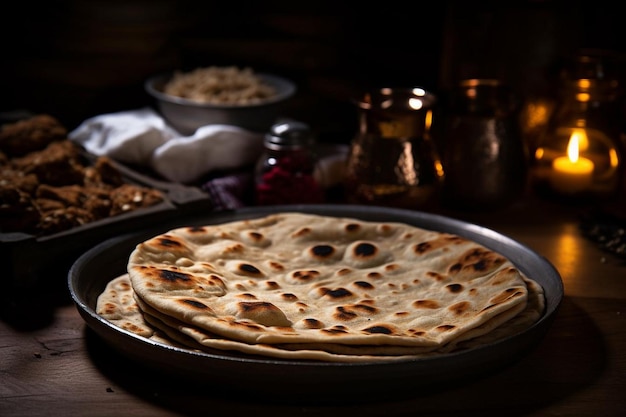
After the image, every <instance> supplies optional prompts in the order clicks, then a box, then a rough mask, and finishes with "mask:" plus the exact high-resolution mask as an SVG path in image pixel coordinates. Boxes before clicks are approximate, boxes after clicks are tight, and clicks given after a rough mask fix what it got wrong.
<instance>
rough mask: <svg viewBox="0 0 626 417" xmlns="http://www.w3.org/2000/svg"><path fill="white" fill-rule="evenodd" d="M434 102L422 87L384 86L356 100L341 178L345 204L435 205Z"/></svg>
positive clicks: (437, 174) (437, 182) (437, 183)
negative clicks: (352, 132) (355, 115)
mask: <svg viewBox="0 0 626 417" xmlns="http://www.w3.org/2000/svg"><path fill="white" fill-rule="evenodd" d="M435 101H436V98H435V96H434V95H433V94H431V93H429V92H427V91H425V90H424V89H421V88H383V89H380V90H376V91H372V92H369V93H367V94H365V95H364V97H363V98H362V99H361V100H359V101H357V102H356V104H357V107H358V111H359V113H358V117H359V127H358V132H357V133H356V135H355V137H354V138H353V139H352V142H351V146H350V152H349V155H348V162H347V165H346V172H345V180H344V181H345V191H346V193H345V194H346V200H347V202H348V203H353V204H374V205H381V206H392V207H399V208H409V209H425V210H426V209H431V208H434V207H435V206H436V203H438V199H439V190H440V186H441V183H442V179H443V171H442V169H441V162H440V160H439V154H438V152H437V150H436V147H435V145H434V142H433V138H432V137H431V125H432V121H433V106H434V104H435Z"/></svg>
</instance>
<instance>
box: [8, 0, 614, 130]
mask: <svg viewBox="0 0 626 417" xmlns="http://www.w3.org/2000/svg"><path fill="white" fill-rule="evenodd" d="M613 3H615V2H613ZM5 7H6V6H5ZM12 9H13V11H12V12H11V13H8V12H6V11H5V12H3V19H2V25H1V27H0V31H1V34H2V39H3V52H2V64H1V65H0V71H1V74H0V75H1V76H0V94H1V100H2V101H1V102H0V111H1V112H3V116H4V117H5V118H6V117H10V116H11V115H13V114H14V113H15V112H16V111H21V110H26V111H30V112H34V113H49V114H52V115H54V116H56V117H58V118H59V119H60V120H61V121H62V122H63V123H64V124H66V126H68V127H69V128H70V129H72V128H73V127H75V126H77V125H78V124H79V123H80V122H81V121H83V120H84V119H86V118H88V117H91V116H94V115H97V114H102V113H108V112H114V111H122V110H129V109H134V108H138V107H141V106H145V105H150V104H152V103H151V102H150V100H149V98H148V96H147V94H146V93H145V92H144V90H143V81H144V80H145V79H146V78H147V77H149V76H151V75H153V74H155V73H159V72H162V71H167V70H171V69H192V68H194V67H198V66H209V65H237V66H250V67H252V68H253V69H254V70H256V71H260V72H273V73H276V74H280V75H283V76H286V77H289V78H291V79H293V80H294V81H296V83H297V84H298V88H299V90H298V94H297V96H296V97H295V98H294V100H293V103H292V105H291V107H289V109H288V110H287V111H288V112H289V114H286V116H290V117H295V118H298V119H300V120H302V121H305V122H307V123H309V124H311V126H312V127H314V128H315V129H316V130H317V131H318V132H320V134H321V136H322V137H325V138H329V139H330V140H334V141H341V142H344V141H348V140H349V139H350V138H351V135H352V130H353V129H354V122H355V109H354V108H353V105H352V104H351V100H352V99H353V98H355V97H356V96H358V94H359V93H360V92H361V91H363V90H364V89H367V88H372V87H379V86H398V85H399V86H401V85H404V86H407V85H411V86H415V85H419V86H422V87H426V88H428V89H430V90H432V91H433V92H435V93H436V94H438V95H439V96H441V97H445V96H446V94H447V92H448V91H449V89H450V87H451V86H452V85H454V83H455V82H456V81H457V80H459V79H461V78H467V77H498V78H501V79H503V80H505V81H506V82H508V83H509V84H510V85H511V86H513V88H514V89H515V91H516V92H517V93H518V94H519V95H520V96H521V97H523V98H532V97H537V96H542V95H550V94H553V90H554V86H555V84H554V80H555V77H557V75H558V72H559V69H560V68H561V67H562V66H563V65H564V63H565V62H567V61H568V60H569V59H571V57H572V56H574V55H575V54H576V53H577V52H578V51H579V50H581V49H584V48H592V49H601V50H608V51H610V53H612V54H616V55H617V56H619V57H621V54H623V53H624V52H626V51H625V48H626V29H625V27H626V22H625V21H624V17H623V16H622V15H621V13H620V12H619V11H618V9H619V8H618V4H614V5H611V4H610V3H609V2H605V1H549V0H544V1H540V0H536V1H530V0H529V1H493V2H491V1H479V2H473V1H430V2H424V1H415V2H396V1H381V2H375V3H373V4H370V2H367V3H366V2H356V3H352V2H340V1H290V2H287V1H264V2H261V1H255V2H241V1H228V0H221V1H191V0H178V1H175V0H152V1H149V0H128V1H103V0H97V1H79V0H75V1H70V0H66V1H49V2H31V1H22V2H17V3H14V4H13V7H12Z"/></svg>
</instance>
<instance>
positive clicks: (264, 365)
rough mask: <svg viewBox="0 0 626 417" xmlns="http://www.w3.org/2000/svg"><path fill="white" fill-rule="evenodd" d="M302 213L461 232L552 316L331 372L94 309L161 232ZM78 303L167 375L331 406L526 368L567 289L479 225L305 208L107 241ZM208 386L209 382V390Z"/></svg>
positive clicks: (75, 289) (238, 214)
mask: <svg viewBox="0 0 626 417" xmlns="http://www.w3.org/2000/svg"><path fill="white" fill-rule="evenodd" d="M287 211H298V212H307V213H315V214H321V215H328V216H337V217H352V218H359V219H363V220H369V221H385V222H391V221H395V222H403V223H408V224H411V225H415V226H418V227H422V228H425V229H431V230H436V231H441V232H449V233H454V234H457V235H460V236H463V237H466V238H469V239H472V240H474V241H476V242H478V243H480V244H482V245H484V246H486V247H488V248H490V249H492V250H495V251H497V252H499V253H501V254H502V255H504V256H506V257H507V258H509V259H510V260H511V261H512V262H513V263H514V264H515V265H516V266H517V267H518V268H519V269H520V270H521V271H522V272H523V273H525V274H526V275H527V276H529V277H532V278H533V279H535V280H536V281H537V282H539V283H540V284H541V285H542V286H543V288H544V291H545V296H546V310H545V313H544V315H543V316H542V317H541V319H540V320H539V321H538V322H536V323H535V324H534V325H533V326H531V327H530V328H528V329H527V330H525V331H523V332H521V333H518V334H516V335H513V336H511V337H508V338H506V339H503V340H500V341H497V342H495V343H493V344H490V345H486V346H483V347H479V348H475V349H470V350H466V351H462V352H456V353H449V354H442V355H441V356H435V357H427V358H417V359H410V360H403V361H394V362H390V363H389V362H385V363H381V362H372V363H327V362H314V361H304V360H303V361H294V360H276V359H271V358H268V359H264V358H258V357H246V356H244V355H241V354H229V353H228V352H224V353H220V354H212V353H198V352H195V351H191V350H187V349H181V348H176V347H171V346H166V345H163V344H160V343H157V342H154V341H150V340H148V339H145V338H143V337H141V336H137V335H135V334H133V333H130V332H128V331H125V330H123V329H121V328H118V327H117V326H115V325H113V324H111V323H110V322H108V321H106V320H104V319H103V318H102V317H100V316H99V315H98V314H96V312H95V305H96V300H97V298H98V296H99V295H100V293H101V292H102V291H103V289H104V287H105V286H106V284H107V283H108V282H109V281H110V280H111V279H113V278H115V277H117V276H119V275H120V274H123V273H125V272H126V263H127V260H128V256H129V255H130V252H131V251H132V250H133V248H134V247H135V245H136V244H137V243H139V242H141V241H143V240H146V239H147V238H149V237H152V236H154V235H156V234H157V233H160V232H164V231H166V230H169V229H171V228H174V227H178V226H191V225H203V224H218V223H224V222H229V221H235V220H242V219H246V218H254V217H260V216H264V215H267V214H270V213H276V212H287ZM68 284H69V290H70V293H71V296H72V298H73V300H74V302H75V304H76V306H77V308H78V311H79V313H80V314H81V316H82V317H83V319H84V320H85V321H86V323H87V325H88V326H89V327H90V328H92V329H93V330H94V331H95V332H96V333H97V334H98V335H99V336H100V337H101V338H102V339H103V340H104V341H105V342H106V343H108V344H109V345H110V346H111V347H112V348H114V349H116V350H117V351H119V352H120V353H122V354H123V355H125V356H127V357H129V358H131V359H133V360H135V361H137V362H139V363H141V364H142V365H147V366H149V367H154V368H155V369H157V370H158V371H159V372H160V371H162V372H164V373H168V374H176V375H180V376H184V377H185V379H189V378H193V379H197V380H198V381H214V382H215V384H218V385H219V386H220V387H229V388H232V389H233V390H236V391H237V392H239V393H242V392H251V393H252V392H254V394H264V393H267V394H272V395H276V393H277V392H280V393H281V396H283V397H285V396H286V397H289V398H291V399H294V398H295V399H298V398H303V399H306V398H309V399H310V398H311V397H313V398H317V399H320V400H323V399H324V398H329V397H336V396H337V395H338V393H341V392H345V390H346V389H350V390H351V391H353V390H357V392H359V393H360V394H359V395H360V396H363V398H365V397H366V396H368V395H376V396H378V397H383V396H398V395H402V394H407V393H411V392H416V390H420V389H423V388H425V387H428V388H432V387H436V386H440V385H446V384H451V383H458V381H463V380H465V379H467V378H473V377H477V376H479V375H484V374H485V373H489V372H494V371H495V370H496V369H500V368H503V367H506V366H507V364H510V363H512V362H513V361H515V360H517V359H519V358H520V357H522V356H524V355H525V354H527V353H528V351H529V350H530V349H532V348H534V347H535V346H536V345H537V344H538V343H539V342H540V341H541V339H542V338H543V336H544V335H545V334H546V332H547V331H548V329H549V326H550V324H551V322H552V320H553V318H554V315H555V313H556V311H557V309H558V307H559V305H560V303H561V301H562V298H563V283H562V280H561V277H560V275H559V273H558V271H557V270H556V269H555V268H554V267H553V265H552V264H551V263H550V262H549V261H547V260H546V259H545V258H543V257H542V256H540V255H538V254H537V253H535V252H534V251H532V250H531V249H530V248H528V247H526V246H524V245H522V244H520V243H518V242H517V241H515V240H513V239H511V238H509V237H507V236H504V235H502V234H499V233H497V232H495V231H493V230H491V229H487V228H484V227H481V226H478V225H475V224H470V223H466V222H463V221H459V220H455V219H452V218H448V217H444V216H439V215H434V214H429V213H423V212H417V211H410V210H403V209H391V208H382V207H372V206H353V205H304V206H293V205H290V206H270V207H261V208H259V207H255V208H244V209H241V210H236V211H227V212H216V213H210V214H207V215H206V216H200V217H195V218H187V219H179V220H177V221H176V222H174V223H169V224H163V225H161V226H159V227H156V228H152V229H150V230H145V231H143V232H139V233H133V234H129V235H125V236H120V237H117V238H112V239H109V240H107V241H105V242H103V243H101V244H100V245H97V246H95V247H94V248H92V249H91V250H89V251H87V252H86V253H84V254H83V255H82V256H81V257H80V258H78V259H77V260H76V262H75V263H74V264H73V266H72V267H71V269H70V271H69V274H68ZM207 383H210V382H207Z"/></svg>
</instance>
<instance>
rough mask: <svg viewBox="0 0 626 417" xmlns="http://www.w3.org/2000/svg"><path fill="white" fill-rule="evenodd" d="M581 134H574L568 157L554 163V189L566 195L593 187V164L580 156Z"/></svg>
mask: <svg viewBox="0 0 626 417" xmlns="http://www.w3.org/2000/svg"><path fill="white" fill-rule="evenodd" d="M581 140H584V138H583V137H582V136H581V133H579V132H574V133H572V136H571V137H570V140H569V143H568V145H567V156H561V157H558V158H556V159H555V160H554V161H553V162H552V168H553V169H552V175H551V182H552V187H553V188H554V189H555V190H556V191H560V192H562V193H565V194H575V193H578V192H580V191H584V190H585V189H587V188H589V186H590V185H591V179H592V175H593V168H594V165H593V162H592V161H591V160H590V159H587V158H583V157H580V156H579V150H578V148H579V146H580V141H581Z"/></svg>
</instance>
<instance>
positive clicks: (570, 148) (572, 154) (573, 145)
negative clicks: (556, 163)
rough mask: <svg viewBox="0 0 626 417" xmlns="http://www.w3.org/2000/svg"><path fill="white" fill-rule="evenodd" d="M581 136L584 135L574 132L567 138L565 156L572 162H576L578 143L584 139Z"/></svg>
mask: <svg viewBox="0 0 626 417" xmlns="http://www.w3.org/2000/svg"><path fill="white" fill-rule="evenodd" d="M583 135H584V133H581V132H574V133H572V136H571V137H570V138H569V143H568V144H567V156H568V158H569V160H570V161H572V162H576V161H578V156H579V153H580V151H579V148H580V143H581V142H582V141H584V140H585V139H586V138H584V137H583Z"/></svg>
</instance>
